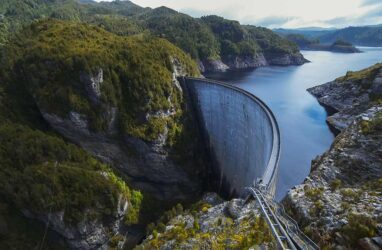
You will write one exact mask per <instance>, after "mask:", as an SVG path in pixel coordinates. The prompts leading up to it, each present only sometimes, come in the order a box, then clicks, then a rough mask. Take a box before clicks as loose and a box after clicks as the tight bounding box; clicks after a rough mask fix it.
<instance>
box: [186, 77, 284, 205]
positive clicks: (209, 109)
mask: <svg viewBox="0 0 382 250" xmlns="http://www.w3.org/2000/svg"><path fill="white" fill-rule="evenodd" d="M181 82H182V85H183V89H184V90H185V92H186V97H187V98H188V99H189V103H191V105H192V107H193V110H194V115H195V116H196V119H197V121H198V123H199V128H200V130H201V132H202V137H203V140H204V141H205V144H206V147H207V151H208V153H209V155H210V156H211V159H212V168H213V169H212V170H213V175H214V177H215V178H216V179H217V180H218V186H219V187H218V188H219V191H220V192H223V193H225V194H227V195H228V196H231V197H232V196H235V195H240V194H242V193H243V192H244V188H245V187H248V186H253V185H254V183H255V182H256V181H257V180H259V179H261V180H262V184H263V185H264V187H265V188H266V189H267V191H268V192H269V193H270V194H273V195H274V193H275V188H276V182H277V173H278V160H279V155H280V133H279V129H278V126H277V122H276V120H275V118H274V116H273V114H272V112H271V111H270V109H269V108H268V107H267V106H266V105H265V104H264V103H263V102H262V101H261V100H259V99H258V98H257V97H255V96H254V95H252V94H250V93H248V92H246V91H244V90H242V89H239V88H237V87H234V86H232V85H229V84H225V83H221V82H217V81H211V80H207V79H198V78H183V79H182V81H181Z"/></svg>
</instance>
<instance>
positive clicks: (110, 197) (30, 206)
mask: <svg viewBox="0 0 382 250" xmlns="http://www.w3.org/2000/svg"><path fill="white" fill-rule="evenodd" d="M12 58H14V57H12ZM9 59H11V58H7V57H5V55H2V62H3V63H2V65H1V67H0V110H1V111H0V141H1V143H0V144H1V146H0V166H1V167H0V189H1V190H0V204H1V216H0V225H1V230H0V244H1V246H2V247H4V248H8V249H14V248H18V249H32V248H38V247H42V245H41V244H44V240H43V239H44V238H45V236H44V235H45V233H46V231H45V228H46V227H47V225H49V228H50V229H51V230H52V231H55V232H56V235H59V236H60V238H62V239H63V240H64V242H66V244H67V245H68V246H69V247H72V248H81V249H91V248H101V249H102V248H107V247H108V246H112V244H111V243H110V239H111V238H114V239H115V241H114V243H115V244H117V243H118V242H123V241H124V240H125V239H126V238H125V236H126V233H127V230H126V226H128V225H131V224H135V223H137V222H138V219H139V217H138V216H139V212H140V203H141V200H142V195H141V194H140V193H139V192H137V191H133V190H131V189H130V188H128V187H127V185H126V183H125V182H124V181H123V180H121V179H120V178H119V177H117V176H116V174H115V172H114V171H113V170H112V169H111V168H110V166H108V165H105V164H103V163H101V162H99V161H97V160H96V159H95V158H93V157H92V156H90V155H89V154H88V153H86V152H85V151H84V150H82V149H81V148H79V147H78V146H76V145H73V144H70V143H68V142H66V141H64V140H63V139H62V138H61V137H59V136H57V134H55V133H54V132H53V131H51V130H50V129H49V127H48V126H47V124H46V123H45V122H44V120H43V118H42V117H41V114H40V112H39V110H38V109H37V106H36V105H35V103H34V101H33V97H32V96H31V95H30V93H29V92H28V91H26V89H25V88H24V85H23V83H20V82H16V81H13V80H12V77H11V76H10V75H9V73H10V71H9V69H8V67H7V66H10V64H7V63H6V62H7V61H8V60H9ZM6 65H7V66H6ZM26 218H29V219H34V220H35V221H36V222H34V220H26ZM52 231H49V235H51V232H52ZM56 237H57V236H56ZM47 242H51V241H49V237H46V241H45V244H47ZM56 245H57V247H58V245H59V242H57V241H56ZM50 246H52V245H50Z"/></svg>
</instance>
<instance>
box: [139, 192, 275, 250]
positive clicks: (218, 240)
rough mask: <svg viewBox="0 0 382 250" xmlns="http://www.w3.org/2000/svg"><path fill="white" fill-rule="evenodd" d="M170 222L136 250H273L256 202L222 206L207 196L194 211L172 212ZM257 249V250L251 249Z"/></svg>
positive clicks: (216, 198)
mask: <svg viewBox="0 0 382 250" xmlns="http://www.w3.org/2000/svg"><path fill="white" fill-rule="evenodd" d="M174 213H175V214H173V218H171V219H170V220H169V221H168V222H167V224H166V225H163V224H162V225H161V226H159V227H158V228H157V229H154V230H153V233H152V234H151V235H149V236H148V238H147V239H146V240H145V241H144V242H143V243H142V244H141V245H140V246H138V247H137V249H151V248H158V249H226V248H231V249H246V248H248V247H254V246H257V247H259V248H260V249H275V247H276V246H275V243H274V241H273V238H272V234H271V232H270V229H269V228H268V225H267V224H266V222H265V220H264V219H262V218H261V217H260V210H259V208H258V204H257V203H256V202H255V201H250V202H248V203H247V204H244V200H241V199H234V200H231V201H226V202H224V201H223V200H222V199H220V198H219V197H218V196H217V195H216V194H214V193H208V194H206V195H205V196H204V197H203V199H202V200H201V201H200V202H199V203H198V204H195V205H194V209H192V210H186V211H179V209H177V210H174ZM254 249H256V248H254Z"/></svg>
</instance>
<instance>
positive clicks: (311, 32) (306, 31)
mask: <svg viewBox="0 0 382 250" xmlns="http://www.w3.org/2000/svg"><path fill="white" fill-rule="evenodd" d="M273 31H274V32H276V33H278V34H280V35H282V36H285V35H288V34H298V35H303V36H304V37H307V38H317V37H319V36H322V35H325V34H329V33H332V32H334V31H336V29H334V28H319V27H307V28H298V29H282V28H279V29H274V30H273Z"/></svg>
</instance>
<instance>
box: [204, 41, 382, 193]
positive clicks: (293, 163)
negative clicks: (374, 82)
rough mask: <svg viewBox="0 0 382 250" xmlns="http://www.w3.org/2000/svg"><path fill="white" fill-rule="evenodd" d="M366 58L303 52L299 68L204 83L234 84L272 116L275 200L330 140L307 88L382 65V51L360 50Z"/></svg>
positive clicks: (267, 69) (221, 77) (254, 72)
mask: <svg viewBox="0 0 382 250" xmlns="http://www.w3.org/2000/svg"><path fill="white" fill-rule="evenodd" d="M360 49H361V50H362V51H363V52H364V53H355V54H342V53H332V52H324V51H302V53H303V55H304V57H305V58H306V59H308V60H309V61H311V62H310V63H306V64H304V65H302V66H288V67H273V66H272V67H264V68H258V69H256V70H252V71H241V72H225V73H214V74H208V75H206V77H207V78H211V79H215V80H222V81H226V82H228V83H231V84H234V85H235V86H237V87H240V88H242V89H244V90H246V91H249V92H250V93H252V94H254V95H256V96H257V97H259V98H260V99H261V100H263V101H264V102H265V103H266V104H267V105H268V106H269V107H270V108H271V110H272V111H273V112H274V114H275V116H276V119H277V121H278V124H279V126H280V131H281V159H280V168H279V180H278V184H277V193H276V198H277V199H278V200H280V199H282V198H283V197H284V196H285V194H286V192H287V191H288V190H289V189H290V188H292V187H293V186H295V185H298V184H300V183H302V182H303V180H304V179H305V178H306V176H307V175H308V174H309V172H310V167H311V161H312V160H313V159H314V158H315V157H316V156H317V155H320V154H322V153H324V152H325V151H326V150H328V149H329V147H330V145H331V143H332V142H333V140H334V135H333V133H332V132H331V131H330V129H329V127H328V125H327V123H326V117H327V113H326V111H325V109H324V108H323V107H321V106H320V105H319V103H318V102H317V100H316V99H315V98H314V97H313V96H311V95H310V94H309V93H308V92H307V91H306V89H308V88H310V87H313V86H316V85H320V84H323V83H326V82H329V81H332V80H334V79H336V78H337V77H340V76H343V75H344V74H346V72H347V71H349V70H350V71H355V70H360V69H363V68H366V67H369V66H372V65H373V64H375V63H378V62H382V48H365V47H360Z"/></svg>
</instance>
